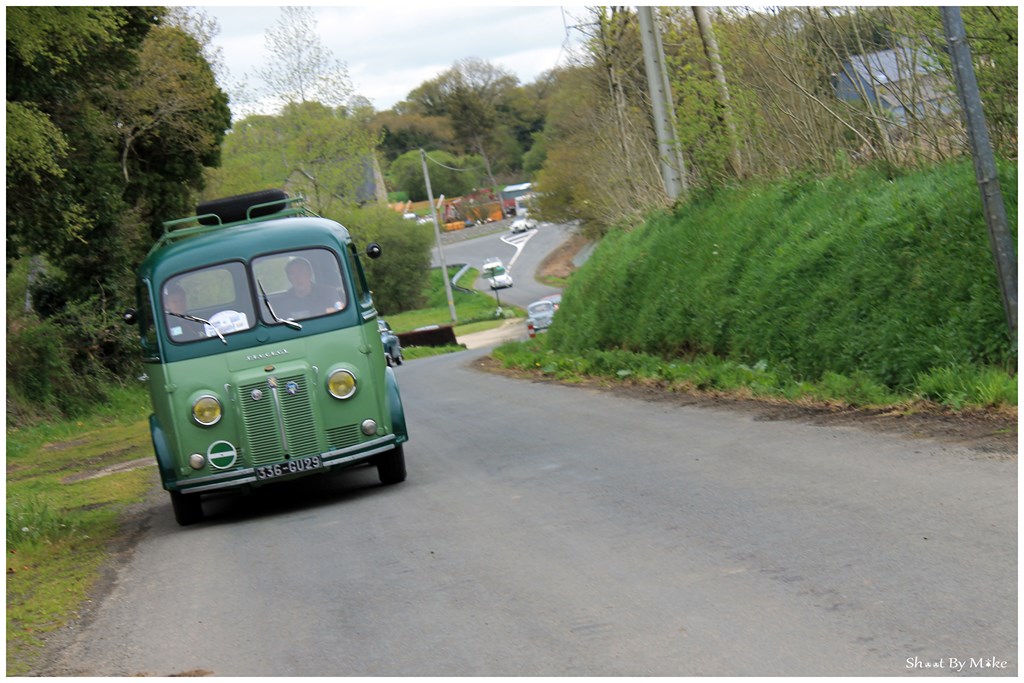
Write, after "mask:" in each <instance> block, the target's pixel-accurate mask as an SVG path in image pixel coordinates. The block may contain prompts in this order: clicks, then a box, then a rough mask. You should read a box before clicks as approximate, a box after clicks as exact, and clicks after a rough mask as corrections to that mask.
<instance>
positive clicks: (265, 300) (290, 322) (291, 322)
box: [256, 280, 302, 330]
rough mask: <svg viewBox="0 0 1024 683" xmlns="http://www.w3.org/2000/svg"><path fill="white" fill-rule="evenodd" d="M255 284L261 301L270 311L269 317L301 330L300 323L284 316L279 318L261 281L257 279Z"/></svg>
mask: <svg viewBox="0 0 1024 683" xmlns="http://www.w3.org/2000/svg"><path fill="white" fill-rule="evenodd" d="M256 284H257V285H259V287H260V295H261V296H262V297H263V303H265V304H266V305H267V310H268V311H270V317H271V318H273V319H274V320H275V321H276V322H279V323H284V324H285V325H288V326H290V327H294V328H295V329H297V330H301V329H302V325H300V324H298V323H297V322H295V321H294V320H285V319H284V318H279V317H278V315H277V313H274V307H273V306H271V305H270V299H269V298H268V297H267V292H266V290H265V289H263V283H262V282H260V281H259V280H257V281H256Z"/></svg>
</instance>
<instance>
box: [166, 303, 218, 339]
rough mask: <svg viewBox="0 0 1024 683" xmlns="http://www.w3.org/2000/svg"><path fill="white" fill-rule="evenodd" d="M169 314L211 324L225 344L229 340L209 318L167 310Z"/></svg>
mask: <svg viewBox="0 0 1024 683" xmlns="http://www.w3.org/2000/svg"><path fill="white" fill-rule="evenodd" d="M167 315H173V316H174V317H175V318H181V319H183V320H190V321H192V322H194V323H203V324H205V325H209V326H210V327H211V328H213V331H214V332H216V333H217V336H218V337H220V340H221V341H222V342H224V343H225V344H227V343H228V340H227V339H225V338H224V335H223V334H221V333H220V330H218V329H217V326H216V325H214V324H213V323H211V322H210V321H209V320H205V319H203V318H197V317H196V316H194V315H189V314H188V313H174V312H173V311H167Z"/></svg>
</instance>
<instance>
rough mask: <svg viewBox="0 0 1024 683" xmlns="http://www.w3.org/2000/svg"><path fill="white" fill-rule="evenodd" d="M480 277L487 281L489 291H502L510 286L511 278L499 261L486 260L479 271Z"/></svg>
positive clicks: (494, 259) (493, 259)
mask: <svg viewBox="0 0 1024 683" xmlns="http://www.w3.org/2000/svg"><path fill="white" fill-rule="evenodd" d="M480 274H481V276H482V277H483V278H484V279H485V280H487V284H489V285H490V286H491V289H503V288H505V287H511V286H512V276H511V275H509V273H508V271H507V270H505V266H504V264H503V263H502V262H501V259H496V258H492V259H488V260H487V261H486V262H485V263H484V267H483V268H481V269H480Z"/></svg>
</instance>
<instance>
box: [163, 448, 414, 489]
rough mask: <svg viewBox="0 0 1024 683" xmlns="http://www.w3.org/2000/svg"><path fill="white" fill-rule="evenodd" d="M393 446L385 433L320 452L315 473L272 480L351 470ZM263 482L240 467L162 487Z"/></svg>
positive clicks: (251, 470)
mask: <svg viewBox="0 0 1024 683" xmlns="http://www.w3.org/2000/svg"><path fill="white" fill-rule="evenodd" d="M397 445H398V442H397V440H396V437H395V435H394V434H388V435H387V436H382V437H381V438H379V439H374V440H373V441H367V442H365V443H361V444H358V445H356V446H349V447H348V448H340V449H338V450H333V451H328V452H326V453H321V454H320V460H321V462H322V463H323V466H322V467H320V468H318V469H315V470H308V471H306V472H301V473H297V474H292V475H287V476H283V477H278V478H275V479H274V480H272V481H283V480H286V479H293V478H295V477H302V476H307V475H310V474H323V473H324V472H327V471H329V470H331V469H334V468H337V467H351V466H353V465H359V464H361V463H364V462H367V461H369V460H371V459H372V458H373V457H374V456H376V455H379V454H381V453H386V452H388V451H390V450H392V449H393V448H395V447H396V446H397ZM264 483H270V482H269V481H266V480H263V481H260V480H258V479H257V478H256V470H255V469H254V468H252V467H240V468H238V469H234V470H230V471H228V472H220V473H217V474H210V475H207V476H204V477H192V478H189V479H179V480H177V481H175V482H165V483H164V488H165V489H167V490H168V491H180V492H181V493H204V492H208V491H217V490H222V489H231V488H237V487H240V486H247V485H252V484H258V485H262V484H264Z"/></svg>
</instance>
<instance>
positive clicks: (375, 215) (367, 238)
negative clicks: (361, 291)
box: [341, 206, 433, 315]
mask: <svg viewBox="0 0 1024 683" xmlns="http://www.w3.org/2000/svg"><path fill="white" fill-rule="evenodd" d="M341 223H342V224H343V225H345V227H347V228H348V229H349V231H350V232H351V234H352V238H353V239H354V240H355V242H356V245H357V246H358V247H359V249H364V248H365V247H366V245H367V244H369V243H370V242H377V243H378V244H380V248H381V252H382V255H381V257H380V258H379V259H375V260H374V259H369V258H365V257H363V258H362V259H361V260H362V263H363V267H364V268H365V269H366V279H367V280H368V281H369V284H370V289H371V290H373V299H374V303H375V304H376V305H377V308H378V309H379V310H380V311H381V312H382V313H384V314H386V315H387V314H392V313H399V312H401V311H407V310H411V309H414V308H418V307H419V306H421V305H422V304H423V287H424V285H425V284H426V282H427V277H428V275H429V273H430V249H431V247H432V246H433V234H432V232H431V228H430V227H429V226H426V225H419V224H417V223H416V222H415V221H407V220H405V219H403V218H402V216H401V214H399V213H397V212H395V211H392V210H391V209H388V208H387V207H382V206H367V207H363V208H360V209H352V210H349V211H346V212H345V213H344V214H343V215H342V216H341ZM361 253H362V252H361Z"/></svg>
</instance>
